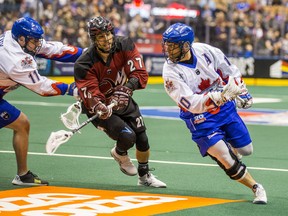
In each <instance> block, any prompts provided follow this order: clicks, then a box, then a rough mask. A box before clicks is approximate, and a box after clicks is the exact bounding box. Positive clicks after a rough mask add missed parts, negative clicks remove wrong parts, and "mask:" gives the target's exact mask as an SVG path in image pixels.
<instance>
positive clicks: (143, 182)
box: [138, 172, 166, 188]
mask: <svg viewBox="0 0 288 216" xmlns="http://www.w3.org/2000/svg"><path fill="white" fill-rule="evenodd" d="M138 186H147V187H155V188H166V184H165V183H164V182H162V181H160V180H158V179H157V178H156V177H155V176H154V175H153V174H152V173H150V172H148V173H147V174H145V175H144V176H142V177H140V176H139V178H138Z"/></svg>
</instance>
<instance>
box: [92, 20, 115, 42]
mask: <svg viewBox="0 0 288 216" xmlns="http://www.w3.org/2000/svg"><path fill="white" fill-rule="evenodd" d="M87 26H88V34H89V37H90V40H91V41H92V42H93V43H94V42H95V37H96V35H97V34H99V33H101V32H109V31H110V32H111V33H112V34H114V26H113V24H112V22H111V21H109V20H108V19H106V18H104V17H102V16H98V17H94V18H92V19H90V20H89V22H88V23H87Z"/></svg>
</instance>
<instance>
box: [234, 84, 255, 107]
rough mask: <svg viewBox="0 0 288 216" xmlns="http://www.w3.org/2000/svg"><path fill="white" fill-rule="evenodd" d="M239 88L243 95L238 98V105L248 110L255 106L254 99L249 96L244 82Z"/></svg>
mask: <svg viewBox="0 0 288 216" xmlns="http://www.w3.org/2000/svg"><path fill="white" fill-rule="evenodd" d="M239 86H240V88H241V90H242V93H241V94H240V95H238V96H237V97H236V105H237V107H238V108H240V109H248V108H250V107H251V106H252V104H253V98H252V96H251V95H250V94H249V92H248V89H247V88H246V85H245V83H244V82H243V81H242V82H241V84H240V85H239Z"/></svg>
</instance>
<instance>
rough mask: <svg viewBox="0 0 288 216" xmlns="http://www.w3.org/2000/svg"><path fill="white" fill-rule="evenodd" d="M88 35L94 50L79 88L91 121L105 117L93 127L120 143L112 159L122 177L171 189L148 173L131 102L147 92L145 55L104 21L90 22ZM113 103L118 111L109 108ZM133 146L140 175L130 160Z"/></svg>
mask: <svg viewBox="0 0 288 216" xmlns="http://www.w3.org/2000/svg"><path fill="white" fill-rule="evenodd" d="M88 34H89V37H90V40H91V43H92V44H91V46H90V47H89V48H88V49H87V51H85V52H83V54H82V55H81V56H80V57H79V59H78V60H77V61H76V62H75V65H74V76H75V82H76V85H77V88H78V90H79V96H80V97H81V99H82V101H83V104H84V106H83V107H84V110H86V111H85V112H86V114H87V116H88V117H91V116H93V115H95V114H96V113H102V115H100V117H99V118H97V119H96V120H94V121H92V123H93V124H94V126H95V127H96V128H98V129H101V130H104V132H105V133H106V134H107V135H108V136H109V137H110V138H111V139H113V140H115V141H116V145H115V147H114V148H113V149H112V150H111V156H112V157H113V158H114V159H115V161H117V163H118V164H119V166H120V170H121V171H122V172H123V173H125V174H126V175H129V176H134V175H137V174H138V177H139V178H138V185H139V186H150V187H157V188H158V187H166V184H165V183H163V182H162V181H160V180H158V179H156V178H155V176H154V175H153V174H151V173H150V171H149V166H148V160H149V154H150V150H149V149H150V146H149V142H148V137H147V134H146V127H145V124H144V121H143V117H142V115H141V113H140V111H139V107H138V105H137V103H136V102H135V101H134V99H133V98H132V95H133V91H134V90H137V89H144V88H145V87H146V84H147V80H148V73H147V71H146V69H145V66H144V63H143V60H142V58H141V55H140V53H139V52H138V50H137V48H136V47H135V44H134V43H133V41H132V40H131V39H130V38H127V37H122V36H116V35H114V26H113V24H112V23H111V21H109V20H107V19H106V18H104V17H101V16H98V17H95V18H92V19H90V21H89V22H88ZM112 101H113V102H114V101H115V102H116V103H117V105H116V106H114V107H113V108H110V107H109V106H108V105H109V104H111V102H112ZM134 144H136V158H137V160H138V169H137V168H136V167H135V166H134V164H133V163H132V162H131V160H130V157H129V156H128V150H129V149H130V148H132V147H133V146H134Z"/></svg>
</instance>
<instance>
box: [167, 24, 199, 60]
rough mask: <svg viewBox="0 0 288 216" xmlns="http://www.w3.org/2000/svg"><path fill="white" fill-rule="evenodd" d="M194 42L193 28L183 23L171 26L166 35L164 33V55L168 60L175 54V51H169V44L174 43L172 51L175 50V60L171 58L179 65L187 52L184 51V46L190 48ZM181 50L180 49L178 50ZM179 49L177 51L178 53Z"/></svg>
mask: <svg viewBox="0 0 288 216" xmlns="http://www.w3.org/2000/svg"><path fill="white" fill-rule="evenodd" d="M193 41H194V31H193V28H192V27H190V26H188V25H185V24H183V23H175V24H173V25H171V26H170V27H169V28H168V29H167V30H166V31H165V32H164V33H163V41H162V46H163V53H164V55H165V57H166V58H167V59H168V58H169V55H170V56H171V54H172V53H173V50H171V51H169V52H168V51H167V43H173V44H174V45H173V47H174V48H173V47H172V49H174V53H173V55H174V57H173V59H171V58H169V59H170V60H171V61H172V62H173V63H177V62H178V61H179V60H180V59H181V58H182V57H184V55H185V54H186V52H187V51H186V52H184V51H183V46H184V44H185V43H186V44H188V45H189V46H190V47H191V45H192V43H193ZM178 48H180V49H178ZM176 49H177V51H176Z"/></svg>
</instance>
